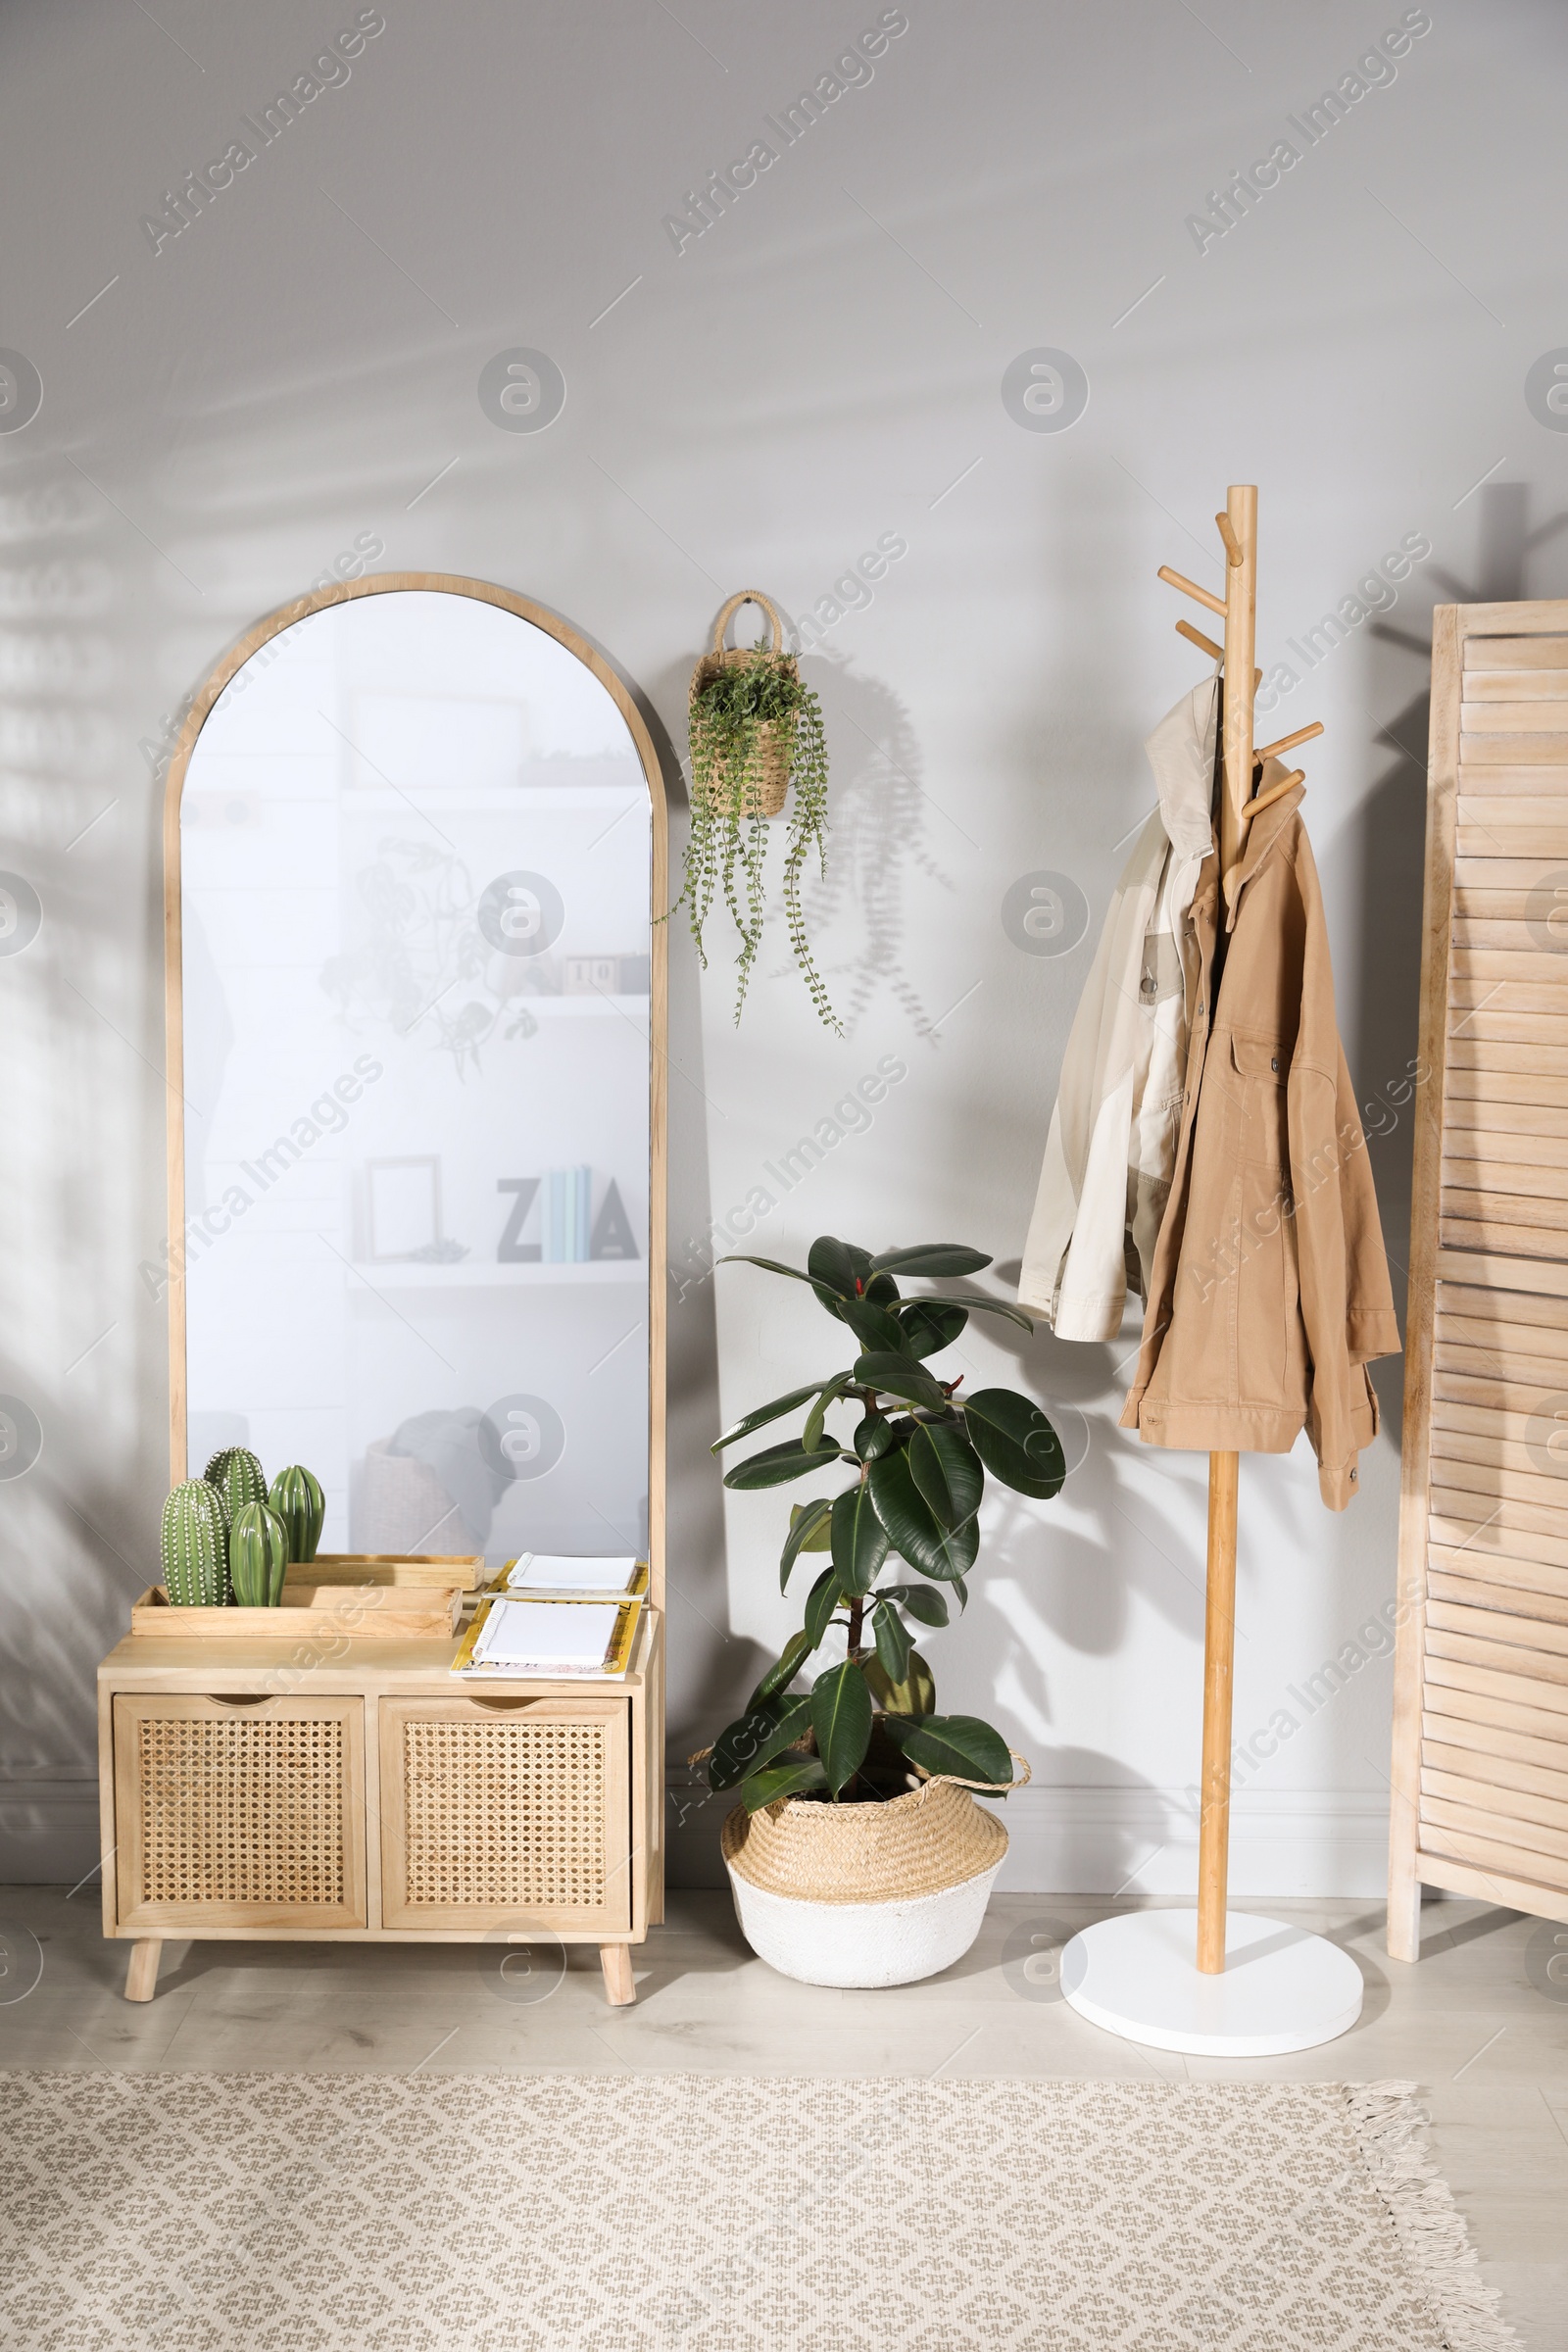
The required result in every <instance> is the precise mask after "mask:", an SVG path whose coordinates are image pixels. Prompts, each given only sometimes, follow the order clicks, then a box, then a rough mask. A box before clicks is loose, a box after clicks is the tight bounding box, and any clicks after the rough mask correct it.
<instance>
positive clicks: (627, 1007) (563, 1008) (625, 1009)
mask: <svg viewBox="0 0 1568 2352" xmlns="http://www.w3.org/2000/svg"><path fill="white" fill-rule="evenodd" d="M519 1012H531V1013H532V1014H533V1015H534V1017H535V1018H536V1019H538V1018H539V1017H540V1016H541V1015H542V1016H543V1018H544V1019H545V1020H547V1021H561V1020H567V1021H574V1020H583V1019H585V1018H588V1017H590V1016H591V1015H593V1014H595V1013H605V1012H616V1013H619V1014H620V1015H621V1017H622V1018H623V1019H625V1020H628V1021H631V1022H633V1023H634V1024H635V1023H639V1022H640V1023H641V1025H642V1028H643V1029H644V1030H645V1031H646V1029H647V1027H648V999H647V998H646V997H613V996H611V995H610V994H609V993H608V992H607V991H605V990H601V989H596V990H595V991H594V993H593V995H592V996H581V997H526V996H516V997H508V998H507V1000H506V1002H505V1004H504V1005H503V1006H502V1017H503V1018H504V1019H506V1020H509V1021H511V1020H515V1018H516V1016H517V1014H518V1013H519Z"/></svg>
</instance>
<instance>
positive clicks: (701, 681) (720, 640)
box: [686, 588, 801, 816]
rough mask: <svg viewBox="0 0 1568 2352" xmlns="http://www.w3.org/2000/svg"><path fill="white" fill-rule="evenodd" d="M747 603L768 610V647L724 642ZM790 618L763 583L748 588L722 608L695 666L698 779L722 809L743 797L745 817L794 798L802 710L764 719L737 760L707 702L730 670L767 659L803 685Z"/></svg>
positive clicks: (690, 710)
mask: <svg viewBox="0 0 1568 2352" xmlns="http://www.w3.org/2000/svg"><path fill="white" fill-rule="evenodd" d="M743 605H757V606H760V609H761V611H762V612H763V613H765V614H766V615H767V642H766V644H765V645H764V646H762V647H760V648H759V647H757V646H744V645H729V646H727V645H726V644H725V643H724V639H725V637H726V636H727V635H728V632H729V624H730V622H731V621H732V620H733V619H734V617H735V615H736V613H738V612H739V611H740V609H741V607H742V606H743ZM787 643H788V638H787V633H786V630H785V625H784V618H783V615H782V613H780V612H779V609H778V607H777V605H775V604H774V602H773V600H772V598H771V597H767V596H764V595H763V594H762V592H761V590H760V588H743V589H742V590H741V592H740V594H739V595H738V596H732V597H731V598H730V600H729V602H728V603H727V604H726V605H724V606H722V607H721V608H720V610H719V614H718V617H717V619H716V620H715V621H714V623H713V642H712V645H711V647H710V649H709V651H708V652H707V653H706V654H704V656H703V658H702V660H701V661H700V662H698V664H697V667H696V668H695V669H694V670H693V671H692V682H691V686H690V688H689V690H688V693H687V698H686V710H687V723H688V729H689V734H690V739H691V749H692V780H693V782H694V784H695V785H696V787H697V790H698V791H699V792H701V793H703V794H704V795H705V796H706V798H707V799H708V800H710V801H711V802H712V804H713V805H714V806H715V807H716V808H725V807H727V806H728V804H729V802H730V801H731V800H732V799H734V798H736V797H737V793H738V797H739V799H740V803H741V813H742V815H743V816H778V815H779V814H780V813H781V812H782V810H783V807H784V803H785V801H786V800H787V799H788V798H789V789H790V769H791V767H792V765H793V764H794V760H795V737H796V725H797V718H798V713H797V712H796V711H787V712H786V713H784V714H783V715H782V716H780V717H778V718H768V719H762V720H760V722H759V723H758V725H757V727H756V730H755V741H754V744H753V746H752V747H751V748H750V750H749V752H747V753H746V754H744V755H743V757H742V759H741V760H736V759H735V758H734V757H733V756H731V754H730V751H729V739H728V731H727V730H725V729H723V728H722V727H721V725H720V724H719V723H718V722H717V721H716V719H715V716H714V715H713V714H712V713H711V711H709V709H708V708H707V705H706V700H705V698H706V693H707V689H708V688H709V687H710V686H711V684H712V681H713V680H714V679H715V678H716V677H718V676H720V675H721V674H722V673H723V672H724V671H726V670H727V671H730V672H732V673H733V672H734V671H737V670H739V671H742V672H744V671H746V670H748V669H752V670H756V669H758V668H759V667H760V664H761V663H762V662H765V663H766V665H767V666H768V667H769V668H771V669H772V670H773V671H774V672H775V673H777V674H778V675H779V676H780V677H782V678H785V679H788V680H790V681H791V682H792V683H793V684H794V685H795V686H797V687H798V686H799V685H800V680H801V670H800V664H799V662H797V661H796V659H795V656H794V655H793V654H791V653H789V652H788V651H787V650H786V647H787Z"/></svg>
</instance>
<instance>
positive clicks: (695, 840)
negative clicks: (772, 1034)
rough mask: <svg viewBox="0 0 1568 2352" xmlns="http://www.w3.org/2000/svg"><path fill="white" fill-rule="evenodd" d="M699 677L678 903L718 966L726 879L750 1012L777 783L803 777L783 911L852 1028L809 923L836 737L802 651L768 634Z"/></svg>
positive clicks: (738, 1002)
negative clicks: (714, 943)
mask: <svg viewBox="0 0 1568 2352" xmlns="http://www.w3.org/2000/svg"><path fill="white" fill-rule="evenodd" d="M705 668H706V671H707V674H706V675H701V678H700V683H698V684H696V685H695V686H694V687H693V691H692V698H691V713H690V741H691V754H692V795H691V830H690V832H689V833H688V835H687V840H686V879H685V885H684V887H683V889H682V891H681V894H680V897H679V898H678V899H677V900H676V901H675V905H674V907H670V909H669V912H670V913H671V914H673V913H674V912H675V910H676V908H677V907H682V906H684V907H685V908H686V919H687V921H688V922H689V923H690V925H691V933H692V938H693V939H694V941H695V942H696V945H697V955H698V960H699V961H700V962H701V964H702V966H703V969H704V970H705V971H706V970H707V969H708V951H707V946H706V942H705V937H704V933H705V928H706V926H707V923H708V920H709V916H710V914H711V911H712V907H713V901H714V898H715V896H716V895H717V894H718V893H719V892H720V891H721V892H722V894H723V898H724V904H725V906H726V907H728V909H729V912H730V917H731V919H732V921H733V922H734V925H735V928H736V930H737V932H738V933H739V934H740V943H741V944H740V954H739V956H738V957H737V959H736V990H735V1019H736V1021H737V1023H738V1022H739V1020H740V1017H741V1011H742V1008H743V1007H744V1005H745V1003H746V991H747V987H748V985H749V983H750V981H751V976H752V967H753V965H754V964H755V963H756V961H757V955H758V950H759V948H760V946H761V941H762V926H763V921H764V918H765V914H766V891H767V885H766V866H767V847H768V830H767V828H768V817H767V814H766V807H765V803H766V799H767V793H768V785H769V781H770V779H771V781H772V783H773V787H774V790H773V800H774V803H775V805H778V804H780V803H781V801H782V794H781V793H780V791H779V790H778V781H779V778H780V775H781V774H782V776H783V777H784V778H785V779H787V782H788V783H789V784H790V785H792V786H793V788H794V795H795V797H794V801H793V804H792V806H791V809H790V818H789V839H788V843H787V846H786V850H785V856H784V877H783V883H784V915H785V920H786V922H787V924H788V927H789V935H790V948H791V950H792V952H793V954H794V956H795V961H796V963H797V965H798V966H799V968H800V972H801V977H802V978H803V979H804V980H805V982H806V985H807V987H808V989H809V991H810V996H811V1002H812V1004H813V1005H815V1006H816V1010H817V1014H818V1016H819V1018H820V1019H821V1020H822V1021H823V1022H824V1023H825V1025H826V1026H827V1027H828V1028H829V1029H831V1030H833V1031H834V1032H835V1033H836V1034H837V1035H839V1036H842V1035H843V1029H842V1026H841V1024H840V1022H839V1019H838V1016H837V1014H836V1013H835V1012H834V1010H833V1007H832V1005H830V1004H829V1002H828V995H827V990H826V988H825V987H824V985H823V982H822V976H821V974H820V973H819V972H818V970H817V968H816V963H815V959H814V958H813V956H812V954H811V949H810V943H809V940H808V938H807V935H806V910H805V908H804V907H803V906H802V904H801V875H802V873H803V871H804V869H805V866H806V861H807V859H808V858H809V856H810V854H811V852H812V851H813V850H814V851H815V852H816V860H817V869H818V871H819V872H820V873H822V874H824V875H825V874H826V872H827V739H826V736H825V734H824V732H823V727H822V706H821V704H820V702H819V701H818V700H817V697H816V694H815V692H814V691H813V690H812V688H811V687H809V686H808V685H806V684H805V682H804V681H803V679H802V677H801V675H800V672H799V670H798V669H797V667H796V664H795V659H794V657H793V655H790V654H783V653H773V652H771V651H770V650H769V649H768V648H766V647H765V646H759V647H757V648H756V649H755V650H754V651H752V652H749V653H747V654H746V655H745V656H744V657H743V658H742V659H740V660H736V659H735V658H734V657H733V656H731V657H729V658H727V659H722V660H718V661H715V662H711V663H708V664H705Z"/></svg>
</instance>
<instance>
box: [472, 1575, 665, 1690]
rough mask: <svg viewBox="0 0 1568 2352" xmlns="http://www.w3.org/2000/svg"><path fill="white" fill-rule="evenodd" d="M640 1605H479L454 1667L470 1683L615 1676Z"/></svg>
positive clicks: (505, 1600) (499, 1599) (498, 1600)
mask: <svg viewBox="0 0 1568 2352" xmlns="http://www.w3.org/2000/svg"><path fill="white" fill-rule="evenodd" d="M641 1605H642V1604H641V1602H640V1600H573V1599H559V1598H558V1599H552V1600H532V1599H529V1600H514V1599H511V1598H509V1597H507V1596H504V1595H500V1594H498V1595H496V1596H495V1597H493V1598H491V1599H488V1600H484V1601H481V1602H480V1604H479V1608H478V1611H477V1613H476V1614H475V1617H474V1620H473V1623H472V1624H471V1625H470V1627H469V1628H468V1631H467V1633H466V1635H465V1637H464V1639H463V1642H461V1643H460V1645H459V1648H458V1654H457V1656H456V1657H455V1658H454V1660H453V1662H452V1671H453V1673H454V1674H461V1675H463V1676H465V1677H466V1678H467V1679H469V1680H484V1679H486V1678H491V1677H498V1676H506V1677H511V1678H514V1679H515V1678H518V1677H522V1676H538V1677H540V1678H542V1679H546V1680H548V1679H551V1678H553V1677H555V1676H559V1675H596V1676H604V1675H610V1676H616V1675H622V1674H624V1673H625V1671H626V1662H627V1660H628V1659H629V1657H630V1656H631V1645H632V1638H633V1636H634V1634H635V1633H636V1630H637V1618H638V1613H639V1611H640V1609H641Z"/></svg>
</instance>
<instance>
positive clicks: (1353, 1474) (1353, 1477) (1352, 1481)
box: [1350, 1470, 1355, 1487]
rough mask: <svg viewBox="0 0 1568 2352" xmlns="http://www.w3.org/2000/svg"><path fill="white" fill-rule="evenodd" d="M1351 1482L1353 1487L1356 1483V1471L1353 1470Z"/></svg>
mask: <svg viewBox="0 0 1568 2352" xmlns="http://www.w3.org/2000/svg"><path fill="white" fill-rule="evenodd" d="M1350 1484H1351V1486H1352V1487H1353V1486H1354V1484H1355V1472H1354V1471H1353V1470H1352V1471H1351V1472H1350Z"/></svg>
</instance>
